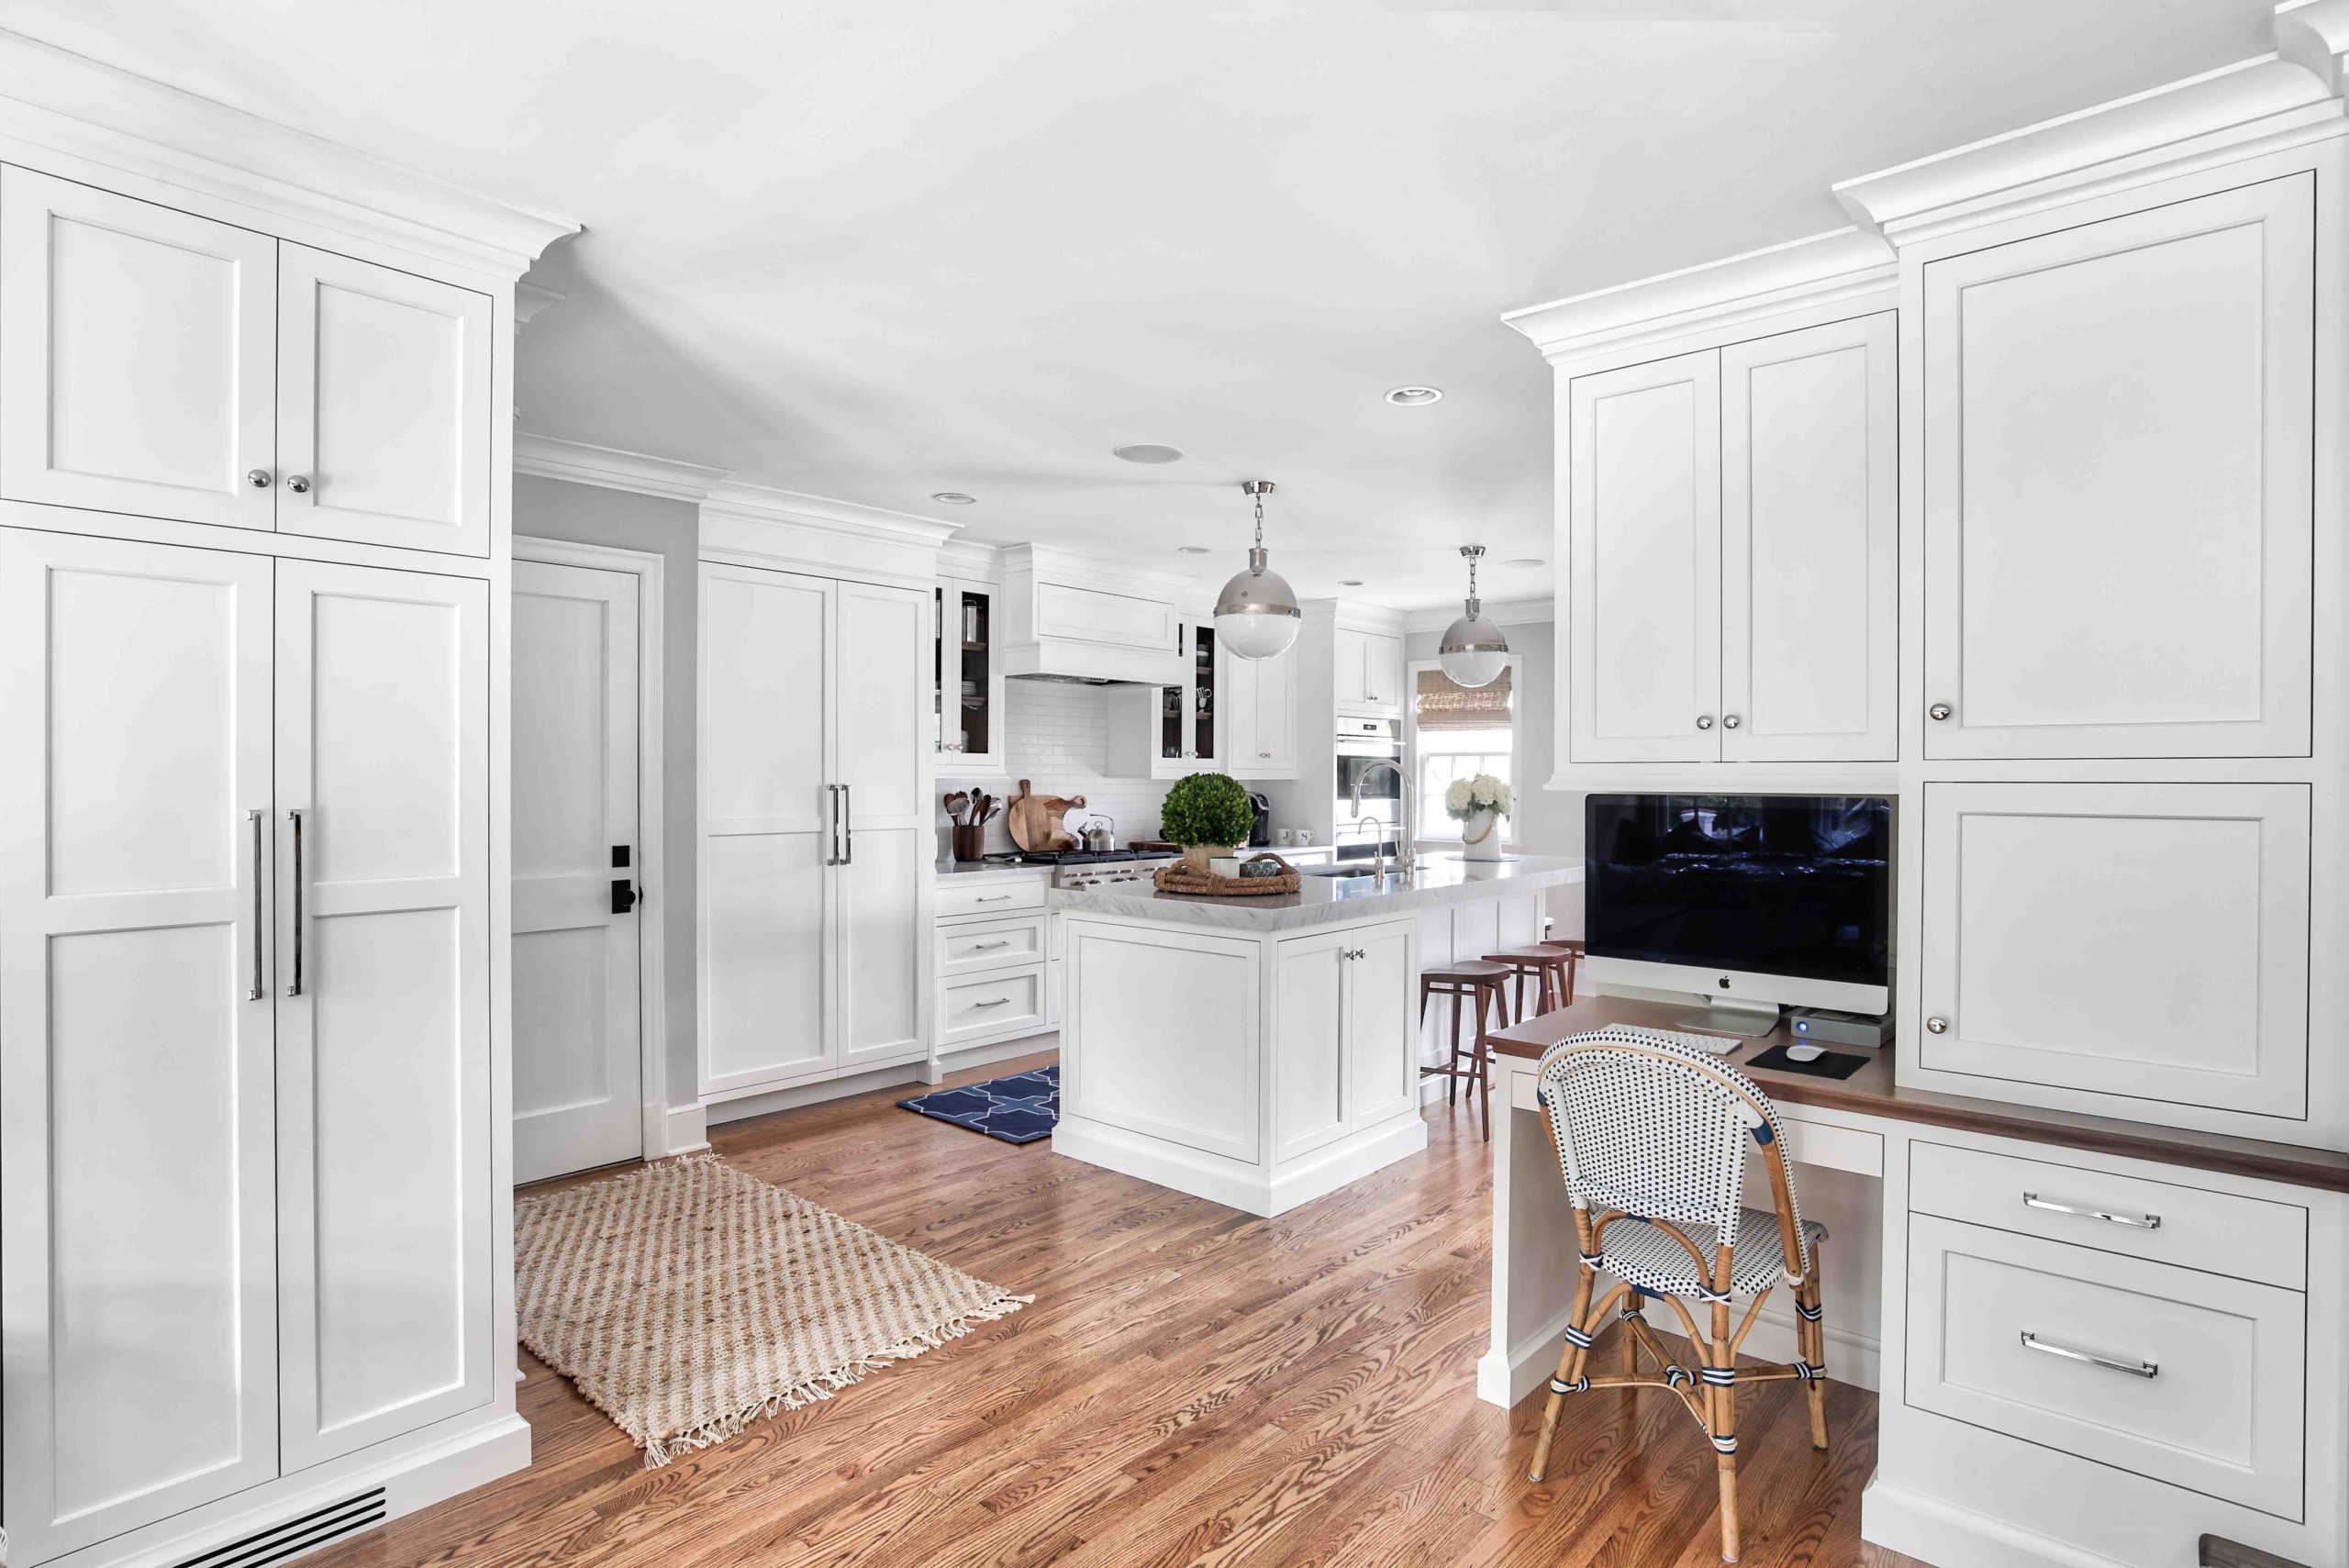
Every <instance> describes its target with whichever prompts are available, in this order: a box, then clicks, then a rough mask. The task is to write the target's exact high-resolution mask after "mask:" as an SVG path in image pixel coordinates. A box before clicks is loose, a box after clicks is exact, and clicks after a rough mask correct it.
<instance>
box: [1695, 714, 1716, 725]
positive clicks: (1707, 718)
mask: <svg viewBox="0 0 2349 1568" xmlns="http://www.w3.org/2000/svg"><path fill="white" fill-rule="evenodd" d="M1712 727H1713V716H1712V715H1711V714H1709V713H1700V714H1698V716H1697V728H1699V729H1710V728H1712Z"/></svg>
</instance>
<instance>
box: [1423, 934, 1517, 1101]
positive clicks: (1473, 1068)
mask: <svg viewBox="0 0 2349 1568" xmlns="http://www.w3.org/2000/svg"><path fill="white" fill-rule="evenodd" d="M1508 975H1509V971H1508V966H1507V965H1505V964H1498V963H1489V962H1478V961H1477V960H1475V959H1473V958H1471V959H1463V960H1461V961H1460V962H1457V963H1446V964H1441V965H1439V966H1437V967H1436V968H1433V969H1423V970H1421V971H1419V1022H1420V1023H1422V1024H1424V1023H1426V1022H1427V1018H1428V998H1429V997H1431V996H1449V997H1451V998H1452V1055H1451V1056H1450V1058H1448V1059H1447V1060H1446V1061H1445V1062H1444V1064H1443V1065H1442V1066H1441V1067H1422V1068H1420V1069H1419V1076H1420V1077H1422V1078H1431V1077H1435V1076H1438V1075H1442V1077H1445V1078H1449V1079H1450V1080H1451V1082H1450V1083H1448V1084H1445V1085H1444V1088H1443V1097H1444V1099H1445V1101H1446V1102H1447V1103H1450V1104H1453V1105H1457V1104H1459V1102H1460V1080H1461V1079H1463V1078H1465V1079H1467V1080H1468V1085H1469V1087H1470V1089H1472V1090H1473V1091H1475V1094H1476V1095H1477V1096H1478V1099H1477V1100H1476V1101H1474V1102H1471V1104H1470V1106H1469V1107H1468V1108H1469V1112H1470V1114H1471V1115H1474V1114H1475V1112H1476V1111H1477V1109H1478V1106H1479V1105H1481V1106H1482V1109H1483V1112H1484V1118H1485V1140H1486V1142H1488V1143H1489V1142H1491V1141H1492V1137H1493V1075H1492V1061H1493V1054H1492V1051H1491V1048H1490V1047H1489V1046H1488V1045H1486V1038H1487V1036H1488V1034H1489V1032H1490V1031H1489V1030H1487V1029H1486V1027H1485V1004H1486V1001H1487V1000H1488V999H1489V1000H1490V1002H1491V1003H1492V1008H1493V1016H1494V1018H1497V1020H1498V1021H1499V1024H1500V1025H1503V1026H1505V1025H1507V1024H1508V996H1507V995H1506V994H1504V992H1503V991H1502V989H1501V987H1502V986H1503V985H1504V984H1507V983H1508ZM1463 1002H1466V1003H1467V1004H1468V1005H1469V1006H1472V1007H1474V1008H1475V1019H1476V1022H1475V1028H1474V1029H1471V1030H1470V1034H1471V1036H1472V1038H1471V1040H1469V1044H1468V1049H1467V1050H1466V1051H1463V1050H1462V1049H1461V1045H1460V1005H1461V1003H1463ZM1462 1056H1466V1057H1467V1058H1468V1071H1466V1072H1465V1073H1463V1072H1462V1071H1461V1070H1460V1059H1461V1057H1462Z"/></svg>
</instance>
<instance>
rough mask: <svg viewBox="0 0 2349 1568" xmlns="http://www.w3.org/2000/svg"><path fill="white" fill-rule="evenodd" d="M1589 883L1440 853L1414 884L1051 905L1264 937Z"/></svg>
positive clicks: (1312, 884) (1309, 881)
mask: <svg viewBox="0 0 2349 1568" xmlns="http://www.w3.org/2000/svg"><path fill="white" fill-rule="evenodd" d="M1581 880H1582V862H1580V861H1579V860H1574V859H1570V858H1568V857H1566V856H1563V855H1520V856H1518V857H1517V858H1516V859H1514V860H1506V861H1495V862H1475V863H1471V862H1465V861H1463V860H1461V859H1460V858H1459V856H1458V855H1457V854H1456V853H1454V854H1453V855H1451V856H1450V857H1446V856H1444V855H1442V854H1440V853H1439V854H1433V855H1430V856H1428V857H1426V858H1425V859H1423V860H1421V861H1420V862H1419V870H1418V871H1417V872H1415V873H1413V874H1411V875H1410V876H1408V877H1405V876H1397V875H1395V874H1393V873H1389V874H1388V875H1386V876H1385V877H1382V878H1374V877H1371V876H1368V875H1364V876H1359V877H1327V876H1308V877H1307V878H1305V884H1304V885H1303V886H1302V887H1300V888H1298V889H1297V891H1296V892H1295V893H1278V894H1273V895H1267V896H1261V897H1252V898H1208V897H1202V896H1199V895H1196V894H1186V893H1161V892H1159V891H1158V890H1157V889H1156V888H1154V887H1152V886H1151V885H1150V884H1148V883H1138V884H1125V885H1123V886H1119V887H1056V888H1053V889H1052V891H1051V892H1050V893H1049V894H1047V895H1046V898H1047V901H1048V903H1049V906H1051V907H1052V908H1054V909H1066V910H1073V911H1074V910H1085V911H1090V912H1092V913H1095V914H1101V915H1122V916H1125V917H1129V918H1133V919H1142V920H1163V921H1165V922H1166V923H1168V924H1169V925H1182V926H1209V927H1214V928H1216V929H1221V930H1228V931H1252V932H1264V931H1287V930H1297V929H1304V928H1306V927H1309V926H1326V925H1333V924H1336V923H1338V922H1340V921H1344V920H1368V919H1376V918H1380V917H1385V916H1389V915H1399V914H1402V913H1403V912H1405V911H1406V910H1410V909H1418V908H1421V907H1424V906H1428V905H1431V904H1456V903H1459V902H1461V901H1462V900H1464V899H1469V898H1486V897H1492V896H1495V895H1499V894H1503V893H1512V894H1514V893H1531V892H1534V891H1535V890H1537V889H1539V888H1543V887H1554V886H1557V885H1558V884H1562V883H1569V882H1580V881H1581Z"/></svg>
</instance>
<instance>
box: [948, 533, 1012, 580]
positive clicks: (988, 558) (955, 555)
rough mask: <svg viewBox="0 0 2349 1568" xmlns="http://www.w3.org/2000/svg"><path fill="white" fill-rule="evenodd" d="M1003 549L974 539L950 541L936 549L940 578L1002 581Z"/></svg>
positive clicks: (997, 545) (1000, 546)
mask: <svg viewBox="0 0 2349 1568" xmlns="http://www.w3.org/2000/svg"><path fill="white" fill-rule="evenodd" d="M1003 557H1004V547H1003V546H1002V545H999V544H981V543H980V542H979V541H978V540H976V539H948V540H947V541H946V542H945V543H944V544H941V545H940V546H939V547H938V574H939V575H940V576H941V577H968V578H974V579H976V580H978V581H982V582H988V583H1000V582H1002V581H1003V570H1004V562H1003Z"/></svg>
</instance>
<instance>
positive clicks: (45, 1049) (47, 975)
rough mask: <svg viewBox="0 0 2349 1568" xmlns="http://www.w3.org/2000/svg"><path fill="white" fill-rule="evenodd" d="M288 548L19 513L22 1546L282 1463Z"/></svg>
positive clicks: (11, 915) (3, 916) (16, 1110)
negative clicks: (279, 670) (278, 1116)
mask: <svg viewBox="0 0 2349 1568" xmlns="http://www.w3.org/2000/svg"><path fill="white" fill-rule="evenodd" d="M269 628H270V565H269V562H268V561H267V560H266V559H262V558H253V557H245V556H238V555H231V554H226V553H223V552H219V551H214V550H182V549H174V548H171V547H167V546H162V545H148V544H128V543H121V542H117V541H115V540H111V539H84V538H76V537H69V536H63V535H55V534H41V533H29V532H24V531H20V530H16V529H6V530H0V716H5V718H0V724H4V725H5V728H0V1147H5V1149H6V1180H5V1181H0V1343H5V1361H4V1362H0V1368H4V1369H5V1391H6V1398H5V1401H0V1403H5V1407H6V1456H7V1458H6V1499H7V1519H6V1523H7V1529H8V1535H9V1541H8V1545H9V1550H10V1551H11V1552H12V1553H13V1554H14V1560H15V1561H17V1562H41V1561H46V1560H47V1559H49V1558H51V1557H54V1556H57V1555H59V1554H60V1553H62V1552H66V1551H72V1550H74V1549H76V1548H79V1547H83V1546H86V1545H88V1544H89V1543H91V1542H93V1541H96V1540H104V1539H106V1537H109V1536H112V1535H115V1534H117V1533H119V1532H120V1531H122V1530H125V1529H131V1528H133V1527H135V1526H138V1525H142V1524H146V1523H148V1522H150V1521H151V1520H154V1519H158V1518H164V1517H166V1516H168V1515H171V1514H173V1513H177V1512H180V1511H182V1510H184V1509H186V1508H190V1507H195V1506H196V1505H198V1504H201V1503H205V1502H208V1501H210V1500H211V1499H213V1498H216V1497H221V1496H227V1495H228V1494H229V1493H232V1492H237V1491H240V1490H242V1489H243V1488H245V1487H248V1486H250V1485H255V1484H256V1483H259V1482H262V1481H266V1480H268V1479H270V1478H271V1477H273V1476H274V1475H275V1474H276V1473H277V1469H278V1464H277V1404H278V1397H277V1340H278V1321H277V1303H276V1297H275V1291H274V1284H273V1281H274V1278H275V1271H276V1258H275V1241H274V1236H273V1224H274V1219H273V1217H274V1214H275V1210H276V1194H275V1192H274V1191H273V1184H272V1183H273V1177H272V1172H273V1165H274V1150H273V1147H272V1142H271V1131H270V1124H271V1101H272V1095H273V1087H272V1083H271V1065H270V1063H271V1050H272V1043H271V1042H272V1028H273V1023H272V1015H271V980H272V965H271V963H270V961H269V951H268V933H267V930H266V926H265V922H264V920H263V918H262V915H263V907H264V904H265V901H266V899H267V897H268V882H269V870H268V862H269V859H270V848H271V846H270V822H269V818H270V811H269V806H270V762H269V759H270V641H269Z"/></svg>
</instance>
